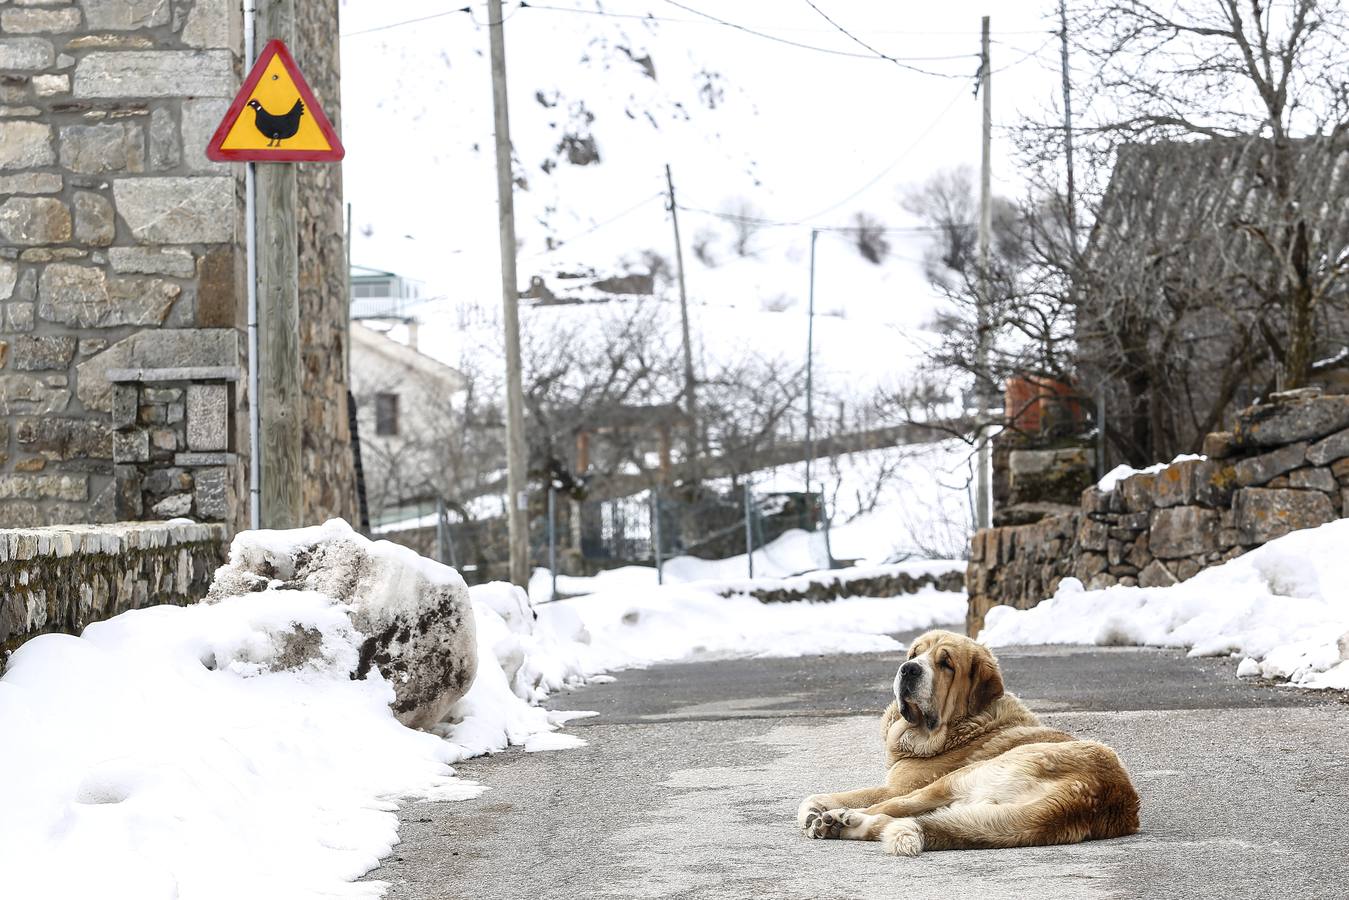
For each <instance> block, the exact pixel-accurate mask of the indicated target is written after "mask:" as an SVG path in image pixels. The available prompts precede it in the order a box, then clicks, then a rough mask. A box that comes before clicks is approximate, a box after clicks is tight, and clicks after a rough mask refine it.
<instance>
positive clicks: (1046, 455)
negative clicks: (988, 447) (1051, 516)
mask: <svg viewBox="0 0 1349 900" xmlns="http://www.w3.org/2000/svg"><path fill="white" fill-rule="evenodd" d="M1094 459H1095V454H1094V453H1093V451H1092V450H1090V449H1089V448H1086V447H1066V448H1061V449H1057V450H1012V451H1011V452H1010V453H1009V454H1008V471H1009V473H1010V476H1011V483H1010V494H1009V497H1008V503H1009V504H1012V505H1015V504H1018V503H1037V502H1039V503H1045V502H1048V503H1064V504H1076V503H1077V502H1078V500H1079V499H1080V498H1081V496H1082V492H1083V491H1084V490H1086V489H1087V488H1088V487H1089V486H1090V485H1091V483H1092V480H1093V479H1092V474H1093V471H1094V469H1093V467H1094Z"/></svg>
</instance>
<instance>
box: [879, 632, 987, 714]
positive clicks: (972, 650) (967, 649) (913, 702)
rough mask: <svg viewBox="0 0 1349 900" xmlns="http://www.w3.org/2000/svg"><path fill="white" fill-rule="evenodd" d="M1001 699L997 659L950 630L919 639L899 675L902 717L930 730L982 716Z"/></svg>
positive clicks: (897, 697)
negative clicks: (970, 717)
mask: <svg viewBox="0 0 1349 900" xmlns="http://www.w3.org/2000/svg"><path fill="white" fill-rule="evenodd" d="M1001 696H1002V673H1001V672H1000V671H999V670H998V660H997V659H996V658H995V657H994V656H993V654H992V653H990V652H989V650H988V648H987V647H985V646H983V645H982V644H976V643H975V642H974V641H972V640H970V639H969V638H967V637H964V636H963V635H959V634H955V633H954V632H950V631H929V632H928V633H927V634H924V635H923V636H922V637H920V638H918V639H917V640H915V641H914V642H913V645H912V646H911V647H910V648H909V658H908V659H907V660H905V661H904V664H903V665H901V666H900V667H899V671H898V672H897V673H895V703H896V704H897V705H898V707H899V714H900V715H901V716H903V717H904V720H905V721H907V722H908V723H909V724H910V725H912V726H914V727H916V728H923V729H926V730H928V731H936V730H937V729H938V728H940V727H942V726H943V725H950V724H954V723H955V722H958V721H960V720H961V719H964V718H966V717H968V716H974V715H978V714H979V713H981V712H983V711H984V709H985V708H987V707H988V705H989V704H990V703H992V702H993V701H994V700H997V699H998V698H999V697H1001Z"/></svg>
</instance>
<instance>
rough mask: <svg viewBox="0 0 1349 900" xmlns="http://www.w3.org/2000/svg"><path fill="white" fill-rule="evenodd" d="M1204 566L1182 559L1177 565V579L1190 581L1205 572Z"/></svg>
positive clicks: (1191, 560)
mask: <svg viewBox="0 0 1349 900" xmlns="http://www.w3.org/2000/svg"><path fill="white" fill-rule="evenodd" d="M1203 568H1204V567H1203V565H1202V564H1200V563H1198V562H1195V561H1194V560H1193V559H1182V560H1181V561H1180V562H1178V563H1176V578H1177V579H1179V580H1180V581H1189V580H1190V579H1191V578H1193V577H1194V576H1196V575H1198V574H1199V573H1200V572H1201V571H1202V570H1203Z"/></svg>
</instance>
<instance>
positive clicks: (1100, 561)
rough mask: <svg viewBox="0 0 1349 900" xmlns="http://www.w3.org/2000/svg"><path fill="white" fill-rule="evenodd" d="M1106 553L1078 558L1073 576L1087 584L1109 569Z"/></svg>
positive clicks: (1090, 554)
mask: <svg viewBox="0 0 1349 900" xmlns="http://www.w3.org/2000/svg"><path fill="white" fill-rule="evenodd" d="M1108 566H1109V564H1108V563H1107V562H1106V558H1105V554H1104V553H1083V554H1082V555H1080V556H1079V557H1078V558H1077V565H1075V566H1074V567H1073V575H1074V576H1075V577H1076V578H1077V579H1078V580H1079V581H1081V582H1082V583H1084V584H1085V583H1087V582H1089V581H1091V579H1093V578H1095V577H1096V576H1097V575H1099V574H1101V573H1102V572H1104V571H1105V570H1106V569H1107V568H1108Z"/></svg>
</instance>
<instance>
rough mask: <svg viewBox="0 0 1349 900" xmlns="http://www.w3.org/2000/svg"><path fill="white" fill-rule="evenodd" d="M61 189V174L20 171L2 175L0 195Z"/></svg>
mask: <svg viewBox="0 0 1349 900" xmlns="http://www.w3.org/2000/svg"><path fill="white" fill-rule="evenodd" d="M60 190H61V176H60V175H55V174H52V173H51V172H20V173H19V174H17V175H0V195H4V194H55V193H57V192H58V191H60Z"/></svg>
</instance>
